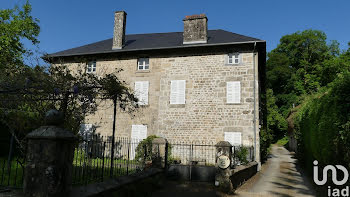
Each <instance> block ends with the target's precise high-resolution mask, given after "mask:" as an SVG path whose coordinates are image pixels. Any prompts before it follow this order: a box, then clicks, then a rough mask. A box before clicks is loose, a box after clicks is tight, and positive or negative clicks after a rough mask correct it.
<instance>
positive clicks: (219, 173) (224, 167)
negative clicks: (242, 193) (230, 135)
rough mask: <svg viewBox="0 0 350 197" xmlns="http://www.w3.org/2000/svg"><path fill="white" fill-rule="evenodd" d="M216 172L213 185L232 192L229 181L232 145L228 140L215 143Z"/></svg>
mask: <svg viewBox="0 0 350 197" xmlns="http://www.w3.org/2000/svg"><path fill="white" fill-rule="evenodd" d="M215 146H216V164H215V167H216V174H215V186H218V187H219V189H220V190H221V191H223V192H226V193H233V191H234V190H233V185H232V182H231V179H230V177H231V175H232V170H231V158H232V145H231V144H230V143H229V142H226V141H221V142H219V143H217V144H216V145H215Z"/></svg>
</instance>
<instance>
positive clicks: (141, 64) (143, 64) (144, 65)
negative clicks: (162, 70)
mask: <svg viewBox="0 0 350 197" xmlns="http://www.w3.org/2000/svg"><path fill="white" fill-rule="evenodd" d="M137 69H138V70H149V59H148V58H139V59H138V61H137Z"/></svg>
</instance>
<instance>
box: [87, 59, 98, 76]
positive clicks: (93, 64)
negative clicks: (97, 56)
mask: <svg viewBox="0 0 350 197" xmlns="http://www.w3.org/2000/svg"><path fill="white" fill-rule="evenodd" d="M86 72H87V73H95V72H96V62H95V61H94V62H89V63H88V64H87V69H86Z"/></svg>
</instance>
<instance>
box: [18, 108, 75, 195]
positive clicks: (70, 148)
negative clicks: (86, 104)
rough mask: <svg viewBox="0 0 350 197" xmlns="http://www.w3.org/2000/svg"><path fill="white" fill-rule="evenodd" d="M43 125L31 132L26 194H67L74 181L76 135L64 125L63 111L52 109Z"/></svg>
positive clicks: (26, 173)
mask: <svg viewBox="0 0 350 197" xmlns="http://www.w3.org/2000/svg"><path fill="white" fill-rule="evenodd" d="M45 121H46V126H42V127H40V128H38V129H36V130H34V131H32V132H31V133H29V134H28V135H27V140H28V147H27V155H26V159H27V161H26V167H25V177H24V183H23V184H24V193H25V195H26V196H28V197H29V196H30V197H34V196H35V197H44V196H45V197H48V196H49V197H50V196H55V197H56V196H57V197H58V196H66V195H68V193H69V190H70V187H71V181H72V163H73V157H74V142H75V140H76V136H75V135H73V133H72V132H70V131H67V130H64V129H63V128H61V127H60V125H62V123H63V115H62V113H60V112H58V111H56V110H50V111H48V112H47V113H46V117H45Z"/></svg>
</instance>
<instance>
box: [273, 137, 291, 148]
mask: <svg viewBox="0 0 350 197" xmlns="http://www.w3.org/2000/svg"><path fill="white" fill-rule="evenodd" d="M288 142H289V139H288V137H287V136H284V137H283V138H281V139H279V140H278V141H277V142H276V144H277V145H278V146H286V145H287V144H288Z"/></svg>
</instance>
